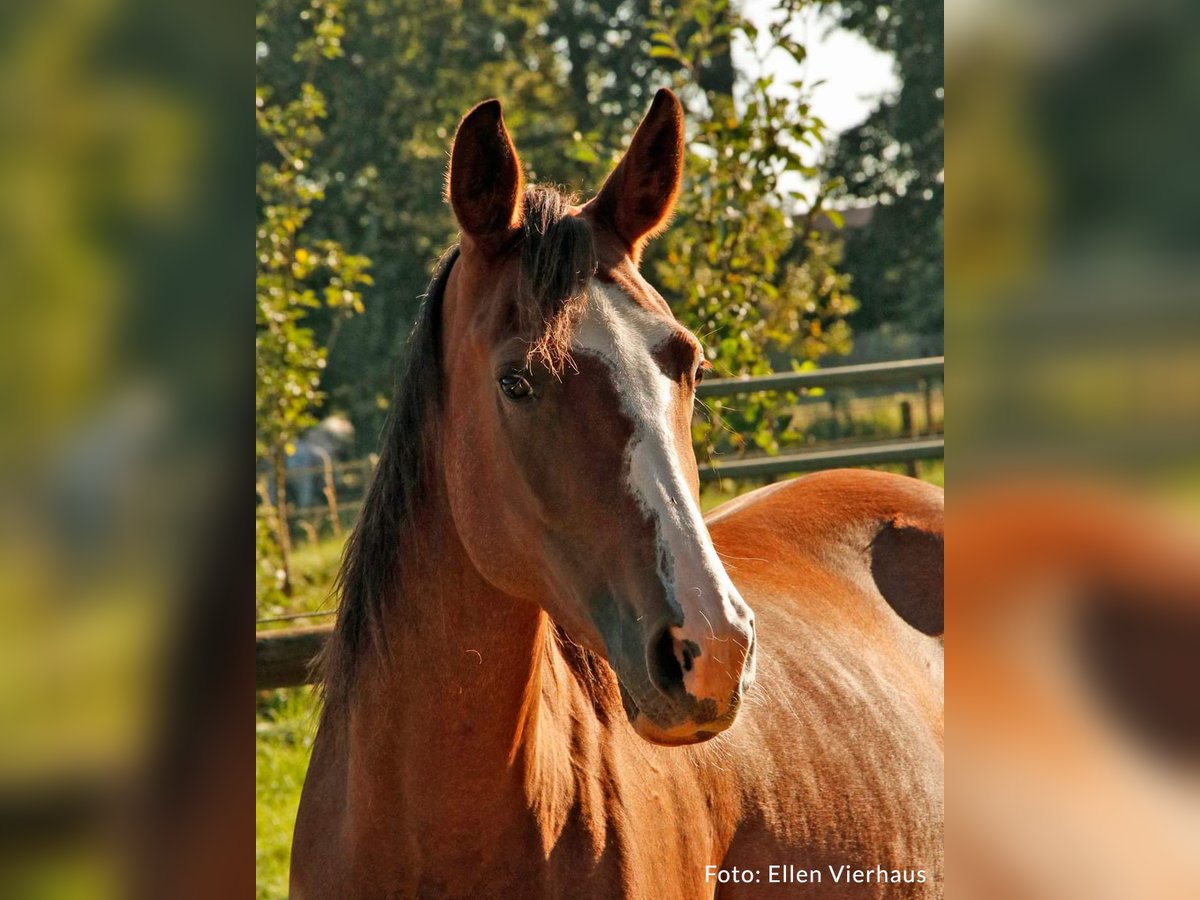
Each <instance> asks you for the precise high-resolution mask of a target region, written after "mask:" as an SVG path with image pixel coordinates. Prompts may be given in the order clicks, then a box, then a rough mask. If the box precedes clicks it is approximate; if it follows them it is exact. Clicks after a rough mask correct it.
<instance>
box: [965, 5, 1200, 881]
mask: <svg viewBox="0 0 1200 900" xmlns="http://www.w3.org/2000/svg"><path fill="white" fill-rule="evenodd" d="M946 23H947V32H948V34H947V37H948V41H947V47H948V51H947V64H948V66H947V68H948V85H949V94H950V96H949V98H948V103H947V109H948V110H949V113H948V115H949V119H948V122H947V124H948V126H949V127H948V128H947V130H946V135H947V138H946V141H947V148H946V149H947V151H948V152H947V154H946V155H947V159H948V161H949V162H948V165H947V169H948V171H949V176H950V185H949V190H948V192H947V197H948V207H949V208H948V210H947V216H946V225H947V228H946V244H947V247H946V249H947V267H946V278H947V285H946V286H947V304H946V323H947V334H946V338H947V340H946V343H947V346H948V355H949V357H950V363H949V365H950V367H951V368H952V369H953V374H952V375H951V384H952V385H953V389H952V390H953V393H952V395H951V397H950V398H949V400H948V402H949V403H950V404H952V405H953V406H954V407H955V413H954V417H953V421H954V423H955V424H954V428H955V434H954V438H953V441H952V443H953V446H954V454H953V461H952V463H951V465H952V466H954V467H956V473H957V474H956V478H958V480H957V481H956V482H955V484H956V492H955V496H954V498H953V500H952V503H951V507H950V508H951V514H950V517H949V522H950V525H949V529H948V530H949V532H950V538H949V540H948V541H947V560H946V577H947V588H948V590H947V598H948V599H947V606H948V607H949V609H947V614H946V623H947V637H946V677H947V685H948V689H947V705H946V714H947V716H946V718H947V726H948V727H947V738H948V740H947V765H946V770H947V781H946V806H947V816H946V825H947V831H946V853H947V860H948V861H949V864H948V866H947V872H948V878H947V885H948V889H949V892H950V894H951V896H955V897H970V896H977V897H995V898H1056V900H1074V898H1101V897H1114V898H1115V897H1134V896H1137V897H1163V898H1167V897H1170V898H1183V897H1197V896H1200V790H1198V785H1200V780H1198V779H1197V775H1198V774H1200V699H1198V698H1200V693H1198V690H1200V530H1198V529H1197V522H1198V521H1200V454H1198V450H1200V441H1198V438H1200V171H1198V170H1197V166H1196V159H1197V153H1196V146H1197V139H1198V138H1200V118H1198V117H1197V111H1198V110H1200V65H1198V60H1200V7H1198V6H1197V5H1196V4H1194V3H1186V2H1182V0H1163V2H1152V3H1134V2H1131V0H1109V2H1097V0H1083V2H1068V3H1055V4H1036V3H1016V4H1013V3H1006V2H998V0H982V2H972V3H965V2H963V3H959V2H952V3H951V4H950V5H948V6H947V8H946Z"/></svg>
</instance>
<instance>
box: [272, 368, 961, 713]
mask: <svg viewBox="0 0 1200 900" xmlns="http://www.w3.org/2000/svg"><path fill="white" fill-rule="evenodd" d="M944 378H945V358H944V357H941V356H935V357H928V358H926V359H912V360H903V361H900V362H888V363H869V364H866V365H858V366H840V367H837V368H830V369H814V370H812V371H806V372H778V373H775V374H773V375H760V376H755V377H752V378H714V379H710V380H708V381H705V382H702V383H701V384H700V385H699V387H698V389H697V391H696V394H697V396H699V397H701V398H703V397H729V396H735V395H738V394H748V393H757V392H763V391H799V390H804V389H810V388H834V387H846V386H863V385H868V386H876V385H898V384H913V385H919V386H920V387H921V389H922V392H923V395H924V400H925V421H926V423H931V422H932V421H933V411H932V401H931V386H932V384H933V383H934V382H938V381H944ZM901 418H902V423H903V424H902V430H903V431H904V432H905V435H906V436H905V437H902V438H900V439H898V440H889V441H877V442H871V443H862V442H859V443H855V444H853V445H848V446H832V447H826V448H820V449H813V450H805V451H802V452H797V453H788V454H783V455H780V456H758V457H745V458H742V459H731V460H729V461H726V462H722V463H719V464H718V465H709V466H701V467H700V478H701V480H702V481H713V480H717V479H721V478H733V479H738V478H771V477H775V476H778V475H790V474H794V473H798V472H811V471H816V470H819V469H833V468H841V467H845V466H874V465H883V464H889V463H906V464H908V465H909V466H913V465H915V461H916V460H922V459H941V458H942V457H943V456H944V455H945V440H944V438H942V437H941V436H940V435H932V434H927V435H923V436H917V435H916V433H915V430H914V428H913V417H912V411H911V408H908V403H907V401H905V403H904V404H902V407H901ZM350 466H353V467H356V471H359V472H362V476H363V477H364V478H366V477H369V467H367V468H364V466H363V463H362V462H356V463H352V464H350ZM294 471H297V470H294ZM910 471H913V470H912V469H911V468H910ZM291 474H292V473H289V476H290V475H291ZM328 478H329V476H328V473H327V480H328ZM330 494H333V495H334V499H331V500H330V509H329V510H326V509H325V508H324V507H313V508H310V509H309V510H303V509H302V510H298V511H297V513H296V514H297V515H298V516H303V515H304V514H305V513H306V512H307V513H310V514H311V512H312V511H314V510H315V511H318V512H321V513H329V512H332V514H333V515H338V508H339V506H338V504H337V501H336V491H335V490H334V489H333V487H332V482H330V485H329V486H328V487H327V490H326V496H327V497H328V496H329V495H330ZM358 505H359V503H356V502H351V503H342V504H341V505H340V508H341V509H354V508H356V507H357V506H358ZM310 527H311V526H310ZM320 615H328V614H327V613H325V614H313V615H311V616H308V615H306V616H301V617H302V618H316V617H318V616H320ZM285 618H286V617H285ZM259 624H262V623H261V622H260V623H259ZM330 630H331V629H330V627H329V626H309V627H302V628H290V629H281V630H275V631H260V632H257V633H256V634H255V689H256V690H267V689H270V688H279V687H291V686H295V685H301V684H309V683H311V682H312V680H313V673H312V662H313V660H314V659H315V657H316V655H317V653H318V652H319V651H320V649H321V647H322V646H324V644H325V641H326V640H327V639H328V637H329V632H330Z"/></svg>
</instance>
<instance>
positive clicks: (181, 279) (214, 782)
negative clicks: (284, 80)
mask: <svg viewBox="0 0 1200 900" xmlns="http://www.w3.org/2000/svg"><path fill="white" fill-rule="evenodd" d="M244 15H245V16H246V17H248V16H249V11H246V13H245V14H244ZM244 25H245V23H244V21H243V13H241V11H240V9H239V10H238V11H237V12H235V10H234V8H233V6H232V5H231V4H229V3H226V2H222V0H218V2H216V3H200V4H195V3H182V2H178V0H166V2H159V0H156V2H143V0H61V2H60V0H53V2H49V3H26V4H6V6H5V8H4V10H3V12H0V311H2V312H0V527H2V528H3V537H2V540H0V573H2V576H0V895H3V896H29V897H33V896H37V897H56V896H63V897H76V896H79V897H85V896H86V897H105V896H127V895H135V896H137V895H144V896H160V897H161V896H172V897H179V896H215V895H218V894H227V893H229V892H230V891H232V890H234V889H236V888H238V887H240V888H241V889H243V890H244V889H245V887H246V886H247V885H248V884H249V881H250V864H249V853H248V852H247V850H246V849H245V848H247V847H248V845H249V837H250V833H251V831H252V822H251V821H250V818H249V816H250V802H249V799H248V798H249V796H250V782H251V779H252V770H251V768H250V757H249V752H248V749H245V750H244V751H243V750H240V749H239V750H235V749H234V748H236V747H238V745H239V744H241V745H243V746H244V744H247V743H248V738H247V739H246V740H245V741H244V742H243V741H237V740H236V738H237V728H236V725H237V722H236V717H235V711H236V710H237V709H238V708H239V702H245V703H246V704H247V705H248V703H249V689H248V684H249V682H250V679H251V678H252V677H253V674H252V666H253V663H252V661H251V657H250V651H249V643H248V641H245V642H243V646H244V647H245V648H246V649H244V650H241V649H238V644H236V643H234V639H235V634H234V628H233V626H234V625H235V624H237V622H238V613H237V612H236V611H235V607H238V606H240V607H242V608H243V609H249V597H248V595H247V599H246V601H245V602H242V601H241V600H240V597H239V595H238V591H237V589H236V587H235V585H236V584H237V582H238V581H239V580H242V579H236V578H235V577H234V576H235V573H236V566H235V564H234V563H235V559H234V557H233V554H232V535H233V534H235V533H236V532H234V530H233V529H232V528H231V527H230V526H231V524H232V515H231V513H232V510H233V508H234V507H233V500H234V499H235V496H236V493H237V492H238V485H239V483H240V482H241V481H245V480H247V479H243V478H241V477H240V476H238V475H237V472H236V469H234V468H233V467H232V465H231V461H232V458H233V456H232V452H231V451H232V441H233V438H234V436H235V433H236V431H237V430H238V429H237V425H236V423H237V422H238V421H239V419H241V418H242V417H244V418H245V419H246V420H247V425H248V420H249V397H248V390H249V389H248V386H249V383H250V378H249V373H250V341H249V336H248V335H245V334H244V332H241V331H240V330H239V327H238V325H239V322H240V321H241V322H244V321H245V317H247V316H248V315H249V312H248V310H249V304H248V303H242V302H241V301H240V300H239V297H241V296H243V295H245V294H247V293H248V292H249V289H250V286H249V275H250V259H249V254H248V252H247V249H246V248H247V247H248V243H249V238H250V225H251V219H250V209H249V208H248V207H249V204H250V203H251V200H250V191H249V188H248V184H249V179H250V168H251V166H250V156H251V153H252V149H251V144H250V141H249V125H248V124H245V123H247V122H248V116H244V115H243V114H242V112H239V109H240V105H248V103H249V90H250V81H249V76H250V71H251V64H252V63H251V57H250V46H249V43H248V40H249V39H248V38H245V39H244V41H245V42H244V43H243V42H241V41H240V40H239V36H242V35H248V34H249V29H247V28H245V27H244ZM239 61H240V62H239ZM242 71H244V72H245V73H246V78H245V79H244V80H243V79H241V78H240V76H239V72H242ZM239 121H242V122H243V124H242V125H238V122H239ZM239 259H240V260H242V262H239ZM239 307H241V308H242V309H243V310H244V312H242V313H241V315H240V316H239V315H238V312H237V310H238V309H239ZM239 335H241V336H239ZM239 386H241V390H239V389H238V387H239ZM239 395H240V396H239ZM243 404H244V405H243ZM244 456H245V458H247V459H248V454H244ZM242 493H244V491H243V492H242ZM247 523H248V518H247ZM246 528H247V532H246V542H245V543H246V545H247V548H248V544H249V540H248V539H249V525H248V524H247V526H246ZM247 555H248V553H247ZM245 572H246V575H247V576H248V574H249V564H248V562H247V563H246V564H245ZM242 582H243V584H245V581H244V580H242ZM243 589H247V590H248V588H243ZM239 850H241V854H240V855H239V854H238V851H239ZM237 859H242V860H245V861H246V865H245V871H243V872H240V873H239V872H237V869H238V867H237V866H235V865H234V864H233V861H234V860H237ZM218 861H219V864H217V863H218Z"/></svg>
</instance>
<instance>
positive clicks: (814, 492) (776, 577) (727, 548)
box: [707, 469, 944, 635]
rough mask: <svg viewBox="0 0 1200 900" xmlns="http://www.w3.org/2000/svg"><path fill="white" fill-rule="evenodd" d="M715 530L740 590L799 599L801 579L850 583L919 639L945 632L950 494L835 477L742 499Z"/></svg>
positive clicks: (839, 473) (823, 475) (896, 481)
mask: <svg viewBox="0 0 1200 900" xmlns="http://www.w3.org/2000/svg"><path fill="white" fill-rule="evenodd" d="M707 524H708V526H709V531H710V533H711V535H712V539H713V543H714V545H715V546H716V548H717V552H718V553H719V554H720V556H721V557H722V559H723V561H725V562H726V566H727V568H728V569H729V571H730V575H731V576H732V577H733V578H734V580H735V581H738V580H739V578H740V579H742V580H748V581H752V582H754V583H756V584H763V583H768V584H771V585H772V586H774V587H776V588H783V591H784V593H795V592H796V591H798V590H800V589H802V587H803V584H804V581H805V578H804V577H802V576H807V577H808V579H809V580H811V579H812V578H813V577H817V578H818V579H820V578H822V577H826V578H834V579H842V580H849V581H851V582H854V583H855V584H858V585H861V586H864V587H866V588H867V589H868V591H869V592H874V593H877V594H878V596H880V597H881V598H882V599H883V600H884V601H885V603H886V604H887V606H888V607H889V608H890V609H891V610H892V612H893V613H895V615H896V616H898V617H899V619H900V620H902V621H903V622H904V623H906V624H907V625H908V626H910V627H911V628H913V629H915V630H916V631H918V632H920V633H922V634H925V635H940V634H941V633H942V631H943V627H944V624H943V621H944V620H943V589H942V584H943V571H944V568H943V546H944V545H943V533H944V499H943V492H942V490H941V488H938V487H936V486H934V485H930V484H926V483H925V482H921V481H917V480H916V479H913V478H906V477H903V476H899V475H891V474H889V473H885V472H875V471H870V470H856V469H835V470H830V471H826V472H819V473H816V474H813V475H808V476H805V477H802V478H796V479H793V480H790V481H785V482H780V483H777V484H773V485H768V486H767V487H764V488H759V489H758V490H755V491H751V492H750V493H748V494H744V495H742V496H740V497H737V498H735V499H733V500H731V501H729V502H728V503H725V504H723V505H722V506H719V507H717V508H716V509H715V510H713V511H712V512H711V513H709V515H708V517H707Z"/></svg>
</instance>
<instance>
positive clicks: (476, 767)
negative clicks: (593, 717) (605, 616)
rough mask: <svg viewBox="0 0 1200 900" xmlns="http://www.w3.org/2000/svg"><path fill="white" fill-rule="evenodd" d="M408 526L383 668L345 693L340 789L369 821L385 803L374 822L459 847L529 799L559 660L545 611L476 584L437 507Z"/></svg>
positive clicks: (449, 524)
mask: <svg viewBox="0 0 1200 900" xmlns="http://www.w3.org/2000/svg"><path fill="white" fill-rule="evenodd" d="M414 524H415V526H416V527H415V528H414V529H413V530H414V533H419V534H421V535H422V540H421V542H420V546H419V547H417V546H415V545H414V546H411V547H409V548H408V549H406V551H405V553H404V558H403V560H402V564H401V570H402V571H403V572H404V575H403V578H402V586H401V589H402V593H403V600H402V602H403V605H404V607H405V610H404V614H403V615H400V614H397V615H394V616H392V617H391V619H390V620H389V621H388V622H386V623H385V628H386V630H387V636H388V645H389V647H390V651H391V652H390V659H389V660H379V661H377V662H375V663H373V664H372V666H373V667H372V668H369V669H367V670H366V671H364V672H363V673H361V675H360V681H359V684H360V685H362V684H370V685H372V689H371V690H370V691H364V690H361V689H360V690H359V691H357V692H356V699H355V702H354V709H353V712H352V714H351V717H350V774H351V792H352V795H353V794H355V793H358V794H359V796H360V797H361V798H362V800H363V801H364V803H365V804H366V805H367V806H369V807H370V808H371V811H372V818H373V819H375V820H377V821H380V824H382V821H381V820H380V817H379V815H378V813H379V807H380V803H381V802H390V803H393V804H394V808H392V809H391V810H389V816H388V817H384V818H391V817H393V816H396V815H398V816H399V817H400V822H401V823H402V824H403V825H404V826H405V828H406V829H408V830H409V833H410V834H412V833H414V832H415V833H418V834H421V835H422V836H423V838H425V839H429V840H433V839H434V835H437V834H441V835H442V836H443V837H444V838H453V839H455V840H458V841H459V842H460V845H461V846H464V847H466V846H469V845H470V844H471V843H473V842H475V841H476V840H481V839H482V838H483V833H484V831H485V830H486V827H487V826H486V825H485V824H481V823H497V824H499V823H503V822H504V821H505V820H506V818H507V817H506V816H505V813H506V812H510V811H511V810H512V809H513V808H516V807H519V806H522V805H524V804H526V803H527V802H528V800H529V794H530V783H529V779H530V774H531V773H532V772H534V771H535V770H536V769H538V767H539V761H538V758H537V757H538V754H539V751H538V745H537V740H536V732H537V725H538V720H539V717H540V716H541V715H542V714H543V713H544V712H545V711H546V710H545V707H546V705H547V703H553V702H555V701H554V696H553V695H552V696H551V697H549V698H547V697H544V696H543V692H542V690H541V685H542V680H543V676H544V673H545V672H546V670H547V668H549V669H550V670H556V669H557V668H558V667H559V666H560V665H561V659H560V658H556V655H557V653H558V651H557V648H556V644H555V641H554V640H553V635H552V633H551V626H550V624H549V620H548V619H547V617H546V615H545V613H544V612H542V611H541V609H540V608H538V607H537V606H536V605H534V604H533V603H529V602H526V601H523V600H519V599H517V598H514V597H511V596H508V595H506V594H504V593H503V592H501V591H499V590H497V589H496V588H494V587H493V586H491V585H490V584H489V583H488V582H487V581H486V580H485V579H484V578H483V576H482V575H481V574H480V573H479V572H478V570H477V569H476V568H475V567H474V565H473V564H472V563H471V561H470V558H469V557H468V555H467V553H466V551H465V549H464V548H463V546H462V543H461V541H460V540H459V538H458V535H457V532H456V531H455V529H454V526H453V522H452V520H451V517H450V515H449V512H448V510H447V509H445V508H444V507H437V508H435V509H433V510H431V511H430V512H429V513H428V514H426V515H424V516H422V521H421V522H420V523H414ZM381 797H386V798H390V799H389V800H388V801H381V800H380V799H379V798H381ZM392 824H396V822H395V821H393V823H392ZM463 828H469V829H471V831H470V833H469V834H468V835H466V836H465V837H464V834H462V833H460V829H463ZM447 831H449V832H453V833H452V834H450V835H446V834H445V832H447Z"/></svg>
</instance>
